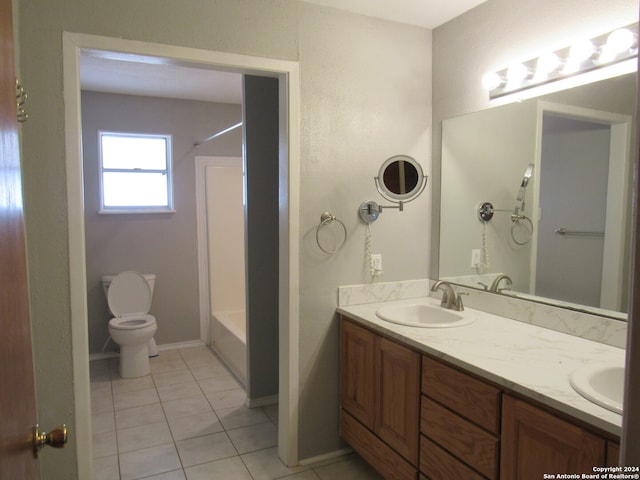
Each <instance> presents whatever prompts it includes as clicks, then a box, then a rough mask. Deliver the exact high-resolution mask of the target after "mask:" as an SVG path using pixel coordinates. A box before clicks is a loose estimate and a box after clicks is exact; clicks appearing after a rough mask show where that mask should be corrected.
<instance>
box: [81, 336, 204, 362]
mask: <svg viewBox="0 0 640 480" xmlns="http://www.w3.org/2000/svg"><path fill="white" fill-rule="evenodd" d="M204 346H206V344H205V343H204V342H202V341H201V340H190V341H188V342H176V343H166V344H164V345H158V351H159V352H163V351H168V350H178V349H180V348H193V347H204ZM119 356H120V354H119V353H118V352H110V353H91V354H89V361H90V362H93V361H94V360H107V359H109V358H118V357H119Z"/></svg>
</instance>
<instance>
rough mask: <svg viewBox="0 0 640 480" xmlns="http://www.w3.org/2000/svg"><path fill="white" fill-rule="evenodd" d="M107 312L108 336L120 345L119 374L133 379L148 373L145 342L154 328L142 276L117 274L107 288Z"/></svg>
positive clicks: (144, 281) (155, 327) (149, 369)
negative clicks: (108, 315) (109, 313)
mask: <svg viewBox="0 0 640 480" xmlns="http://www.w3.org/2000/svg"><path fill="white" fill-rule="evenodd" d="M107 301H108V303H109V309H110V310H111V313H113V314H114V315H115V317H114V318H112V319H111V320H109V335H110V336H111V339H112V340H113V341H114V342H115V343H117V344H118V345H119V346H120V376H121V377H122V378H135V377H142V376H144V375H148V374H149V373H150V371H151V367H150V365H149V342H150V340H151V339H152V338H153V335H154V334H155V332H156V330H157V323H156V319H155V317H153V315H148V313H149V309H150V308H151V289H150V286H149V284H148V283H147V280H146V279H145V277H144V276H143V275H142V274H140V273H138V272H133V271H126V272H122V273H119V274H118V275H116V276H115V277H113V278H112V279H111V282H110V284H109V286H108V290H107Z"/></svg>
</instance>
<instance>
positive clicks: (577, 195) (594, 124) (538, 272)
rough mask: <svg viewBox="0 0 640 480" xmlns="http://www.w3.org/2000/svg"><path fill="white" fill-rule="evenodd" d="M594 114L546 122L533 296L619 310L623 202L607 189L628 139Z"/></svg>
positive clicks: (557, 116)
mask: <svg viewBox="0 0 640 480" xmlns="http://www.w3.org/2000/svg"><path fill="white" fill-rule="evenodd" d="M591 113H592V115H591V116H576V115H572V114H569V113H564V112H554V111H544V113H543V116H542V136H541V145H540V166H539V170H538V171H539V182H540V185H539V197H538V207H539V210H538V211H539V218H538V225H537V235H536V240H537V245H536V261H535V293H536V295H540V296H545V297H549V298H555V299H557V300H562V301H566V302H571V303H576V304H580V305H588V306H594V307H598V308H608V309H615V310H618V309H620V308H621V303H622V298H621V297H622V295H623V292H622V290H623V289H622V286H621V283H620V280H619V278H621V277H622V275H621V272H620V271H619V269H620V267H619V264H620V259H621V258H622V251H623V250H624V228H622V229H621V227H620V225H621V224H624V221H623V219H624V216H625V208H624V204H625V195H626V194H625V193H624V192H622V193H621V192H620V189H619V187H618V188H611V187H610V185H612V181H613V180H614V178H615V177H616V176H617V175H620V174H621V173H622V171H624V170H625V168H624V165H625V163H626V160H627V159H626V157H627V156H628V150H627V148H628V145H627V142H628V137H627V135H626V134H622V133H621V131H620V128H621V127H620V126H619V124H616V122H614V121H611V120H610V119H608V118H607V117H608V114H607V113H606V112H595V111H592V112H591ZM614 184H615V183H614ZM622 190H624V189H622ZM559 207H562V208H559ZM558 231H560V232H558Z"/></svg>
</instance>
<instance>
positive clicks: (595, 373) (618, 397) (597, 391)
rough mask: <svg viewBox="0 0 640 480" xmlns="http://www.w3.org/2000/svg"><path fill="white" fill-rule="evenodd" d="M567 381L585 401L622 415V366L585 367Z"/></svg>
mask: <svg viewBox="0 0 640 480" xmlns="http://www.w3.org/2000/svg"><path fill="white" fill-rule="evenodd" d="M569 381H570V383H571V386H572V387H573V389H574V390H575V391H576V392H578V393H579V394H580V395H582V396H583V397H584V398H586V399H587V400H589V401H591V402H593V403H595V404H597V405H600V406H601V407H604V408H606V409H607V410H610V411H612V412H615V413H619V414H622V396H623V393H624V366H622V365H620V364H619V363H617V364H613V363H612V364H594V365H585V366H584V367H581V368H578V369H577V370H576V371H574V372H573V373H572V374H571V376H570V377H569Z"/></svg>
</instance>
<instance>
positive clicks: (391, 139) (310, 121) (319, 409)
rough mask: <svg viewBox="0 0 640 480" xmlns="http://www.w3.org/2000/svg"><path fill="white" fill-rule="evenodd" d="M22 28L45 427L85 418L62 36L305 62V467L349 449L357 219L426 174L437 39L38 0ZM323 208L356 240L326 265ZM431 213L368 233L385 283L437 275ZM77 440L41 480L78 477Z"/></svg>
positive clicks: (327, 20) (289, 5) (308, 10)
mask: <svg viewBox="0 0 640 480" xmlns="http://www.w3.org/2000/svg"><path fill="white" fill-rule="evenodd" d="M19 27H20V28H19V34H20V39H19V43H20V51H19V54H20V67H21V72H20V77H21V79H22V81H23V83H24V84H25V85H26V86H27V89H28V91H29V98H30V108H29V110H30V111H29V114H30V120H29V123H28V125H25V126H24V127H23V128H22V144H23V159H24V191H25V207H26V227H27V237H28V256H29V275H30V289H31V310H32V317H33V342H34V350H35V363H36V382H37V391H38V400H39V401H38V404H39V417H40V421H41V423H42V424H43V425H52V424H57V423H59V422H60V421H69V420H70V419H72V418H73V417H74V415H73V412H74V402H73V395H72V392H73V388H74V387H73V382H72V378H73V377H72V371H71V365H72V362H71V360H72V359H71V331H70V322H69V318H70V303H69V298H70V287H69V266H68V258H69V257H68V252H67V234H68V227H67V205H66V175H65V135H66V134H69V135H70V136H73V134H74V132H65V130H64V127H63V125H64V104H63V101H62V98H63V95H62V93H63V86H62V79H63V65H62V39H61V38H62V32H63V31H64V30H66V31H71V32H82V33H89V34H95V35H105V36H112V37H119V38H125V39H132V40H141V41H147V42H156V43H164V44H168V45H179V46H184V47H192V48H199V49H209V50H217V51H223V52H233V53H240V54H247V55H254V56H263V57H269V58H276V59H284V60H292V61H298V62H299V63H300V84H301V106H300V114H301V124H300V126H299V127H300V131H301V146H300V148H301V152H300V158H301V159H302V160H301V165H300V192H301V195H300V232H301V233H300V239H299V242H300V244H299V250H300V286H299V287H300V289H299V292H298V294H299V302H300V318H299V322H300V340H299V350H300V352H301V357H300V362H299V365H298V370H299V372H300V381H299V391H300V409H299V412H298V413H299V416H300V427H299V435H300V441H299V455H300V458H308V457H313V456H315V455H320V454H324V453H328V452H331V451H334V450H336V449H339V448H342V447H343V444H342V442H341V441H340V439H339V434H338V357H339V353H338V330H337V318H336V316H335V313H334V312H335V306H336V291H337V287H338V286H339V285H343V284H352V283H363V282H367V281H369V278H368V277H367V276H366V273H367V270H366V269H365V266H364V254H363V252H364V227H363V226H362V224H361V223H360V222H359V220H358V217H357V208H358V205H359V204H360V203H361V202H362V201H364V200H367V199H373V200H377V201H382V199H381V198H379V197H378V194H377V192H376V190H375V187H374V183H373V177H374V175H375V174H376V173H377V171H378V168H379V166H380V164H381V163H382V162H383V161H384V160H385V159H386V158H387V157H389V156H391V155H394V154H399V153H405V154H409V155H412V156H414V157H416V159H417V160H418V161H419V162H420V163H421V164H422V166H423V167H424V169H425V171H426V173H427V174H430V170H431V168H430V158H429V157H430V153H429V152H430V142H431V133H432V132H431V107H430V105H431V81H430V78H431V33H430V32H429V31H428V30H425V29H421V28H417V27H411V26H405V25H401V24H396V23H390V22H385V21H381V20H376V19H372V18H368V17H363V16H358V15H353V14H347V13H341V12H339V11H336V10H333V9H329V8H324V7H319V6H315V5H311V4H306V3H303V2H299V1H298V0H269V1H266V0H217V1H216V2H200V1H197V0H184V1H181V2H171V1H161V2H158V1H156V0H136V1H135V2H130V1H128V0H112V1H109V2H102V1H98V0H34V1H29V2H21V3H20V8H19ZM430 188H431V186H429V187H427V191H428V190H429V189H430ZM325 210H330V211H332V212H333V213H334V214H335V215H337V216H338V217H339V218H340V219H341V220H342V221H344V222H345V224H346V225H347V228H348V229H349V240H348V241H347V244H346V245H345V246H344V247H343V249H342V250H341V251H340V252H339V253H337V254H336V255H334V256H331V257H328V256H326V255H324V254H323V253H322V252H321V251H320V250H319V249H318V248H317V246H316V245H315V229H316V227H317V225H318V223H319V222H320V215H321V213H322V212H323V211H325ZM429 212H430V205H429V195H428V194H427V193H425V195H423V196H422V197H421V198H420V199H418V200H416V201H414V202H412V203H411V204H410V205H408V206H407V208H406V209H405V212H403V213H399V212H397V211H389V212H385V213H384V214H383V218H381V219H380V220H379V221H378V222H377V223H376V224H375V225H373V228H372V230H373V235H374V248H375V250H376V251H377V252H380V253H382V254H383V256H384V262H385V276H384V277H383V278H382V280H388V281H392V280H400V279H412V278H424V277H425V276H427V275H428V265H429V251H430V247H429V231H430V223H429V215H430V214H429ZM194 252H195V249H194ZM52 356H55V357H56V358H57V361H56V362H55V363H54V362H51V361H50V358H52ZM73 428H74V427H73V425H71V435H72V440H71V442H70V445H69V447H68V448H67V449H65V450H63V451H61V452H56V453H57V455H50V456H49V455H46V456H43V457H44V458H43V478H44V479H45V480H46V479H47V478H53V476H56V478H67V479H70V480H73V479H75V478H77V473H76V467H75V444H74V441H75V440H74V439H73V433H74V431H73ZM48 472H52V473H48ZM53 472H55V473H53Z"/></svg>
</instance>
